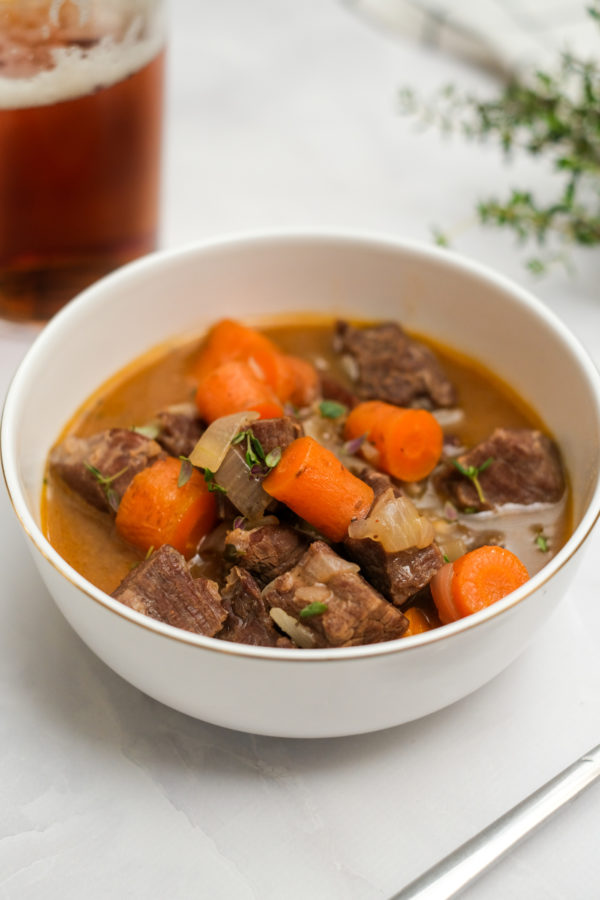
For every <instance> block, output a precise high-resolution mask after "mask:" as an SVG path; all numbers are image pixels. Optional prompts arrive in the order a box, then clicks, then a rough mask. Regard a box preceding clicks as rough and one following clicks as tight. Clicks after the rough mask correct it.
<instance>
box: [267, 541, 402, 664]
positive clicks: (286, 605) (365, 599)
mask: <svg viewBox="0 0 600 900" xmlns="http://www.w3.org/2000/svg"><path fill="white" fill-rule="evenodd" d="M263 597H264V599H265V601H266V603H267V605H268V606H269V607H270V608H271V609H282V610H283V611H284V612H285V613H287V614H288V615H289V616H291V617H292V619H293V620H295V621H297V622H299V623H300V625H301V626H302V627H303V629H304V631H305V633H306V634H307V635H308V637H309V640H310V642H311V645H312V646H314V647H351V646H354V645H357V644H372V643H377V642H379V641H389V640H393V639H394V638H398V637H401V636H402V635H403V634H404V632H405V631H406V629H407V627H408V620H407V619H406V617H405V616H403V615H402V613H401V612H399V611H398V610H397V609H396V608H395V607H394V606H392V604H391V603H388V602H387V600H384V598H383V597H382V596H381V595H380V594H378V593H377V591H376V590H375V589H374V588H372V587H371V585H369V584H367V582H366V581H365V580H364V578H361V576H360V575H358V574H357V573H356V566H354V565H352V563H349V562H347V561H346V560H344V559H342V558H341V556H338V554H337V553H335V552H334V551H333V550H332V549H331V547H329V546H328V545H327V544H325V543H324V542H323V541H314V542H313V543H312V544H311V545H310V547H309V548H308V550H307V551H306V553H305V554H304V555H303V557H302V558H301V559H300V562H299V563H298V564H297V565H296V566H294V568H293V569H291V570H290V571H289V572H285V573H284V574H283V575H280V576H279V577H278V578H276V579H275V580H274V581H272V582H270V584H268V585H267V586H266V587H265V589H264V590H263ZM311 603H322V604H324V606H326V609H325V611H324V612H320V613H317V614H315V615H311V616H309V617H306V618H300V612H301V610H303V609H305V607H307V606H309V605H310V604H311ZM307 645H308V644H307Z"/></svg>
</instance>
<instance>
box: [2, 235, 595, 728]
mask: <svg viewBox="0 0 600 900" xmlns="http://www.w3.org/2000/svg"><path fill="white" fill-rule="evenodd" d="M302 310H306V311H308V310H312V311H315V310H316V311H319V312H321V313H328V314H332V315H346V316H350V317H352V316H355V317H359V318H360V317H362V318H365V317H369V318H373V319H377V318H379V319H381V318H394V319H397V320H398V321H400V322H401V323H403V324H404V325H405V326H406V327H407V328H408V329H409V330H415V331H417V332H421V333H423V334H427V335H430V336H431V337H432V338H434V339H437V340H439V341H441V342H442V343H444V344H447V345H449V346H451V347H453V348H455V349H457V350H459V351H462V352H464V353H466V354H468V355H469V356H471V357H474V358H475V359H479V360H481V361H482V362H483V363H484V364H485V365H486V366H488V367H489V368H490V369H492V370H493V371H494V372H496V373H497V374H498V375H499V376H500V377H501V378H503V379H504V380H505V381H507V382H508V383H509V384H511V385H512V386H514V387H515V388H516V389H517V390H518V392H519V393H520V394H521V396H522V397H523V398H524V399H525V400H526V401H527V402H528V403H529V404H530V405H531V406H533V408H534V409H535V410H537V412H538V413H539V414H540V415H541V417H542V419H543V421H544V422H545V423H546V426H547V427H548V428H549V430H550V431H551V433H552V434H553V435H554V436H555V438H556V439H557V441H558V443H559V445H560V447H561V450H562V453H563V456H564V460H565V462H566V466H567V469H568V472H569V476H570V485H571V491H572V496H573V518H574V524H575V529H574V532H573V535H572V537H571V538H570V539H569V541H568V542H567V543H566V545H565V546H564V547H563V548H562V550H561V551H560V552H559V553H558V554H557V556H555V557H554V558H553V559H552V560H551V561H550V562H549V563H548V564H547V565H546V566H545V568H544V569H542V571H541V572H539V573H538V574H537V575H535V576H534V577H533V578H532V579H531V580H530V581H529V582H527V584H525V585H524V586H523V587H522V588H520V589H519V590H518V591H515V592H514V593H513V594H511V595H509V596H508V597H506V598H504V599H503V600H502V601H500V602H498V603H496V604H494V605H493V606H491V607H489V608H488V609H485V610H482V611H481V612H479V613H477V614H475V615H473V616H470V617H468V618H465V619H461V620H460V621H458V622H455V623H453V624H452V625H448V626H445V627H443V628H440V629H438V630H435V631H432V632H429V633H426V634H423V635H417V636H414V637H409V638H404V639H400V640H396V641H390V642H387V643H380V644H371V645H368V646H363V647H352V648H341V649H324V650H304V651H298V652H290V651H287V650H285V649H278V648H265V647H251V646H245V645H239V644H231V643H227V642H225V641H218V640H215V639H213V638H205V637H200V636H197V635H195V634H191V633H187V632H184V631H181V630H179V629H176V628H172V627H170V626H168V625H163V624H160V623H159V622H156V621H154V620H153V619H151V618H148V617H146V616H143V615H141V614H139V613H136V612H134V611H133V610H131V609H129V608H128V607H125V606H123V605H122V604H121V603H119V602H118V601H117V600H114V599H112V598H111V597H109V596H107V595H106V594H104V593H103V592H102V591H100V590H98V589H97V588H95V587H93V586H92V585H91V584H90V583H89V582H87V581H86V580H85V579H84V578H83V577H82V576H81V575H79V574H78V573H77V572H76V571H74V570H73V569H72V568H71V567H70V566H68V565H67V563H65V562H64V561H63V560H62V559H61V557H60V556H59V555H58V554H57V553H56V551H55V550H54V549H53V548H52V546H51V545H50V544H49V543H48V541H47V540H46V538H45V537H44V535H43V534H42V532H41V530H40V525H39V522H40V515H39V509H40V493H41V488H42V478H43V474H44V464H45V460H46V456H47V453H48V450H49V449H50V447H51V445H52V444H53V443H54V442H55V440H56V439H57V436H58V434H59V432H60V430H61V428H62V427H63V425H64V424H65V422H66V421H67V420H68V419H69V418H70V416H71V415H72V414H73V412H74V411H75V410H76V409H77V407H78V406H79V405H80V404H81V403H82V402H83V401H84V400H85V399H86V398H87V397H88V395H89V394H90V393H91V392H92V391H94V390H95V389H96V388H97V387H98V386H99V385H100V384H101V383H102V382H103V381H104V380H105V379H107V378H108V377H109V376H111V375H112V374H113V373H114V372H116V371H117V370H118V369H119V368H121V367H122V366H124V365H125V364H127V363H128V362H130V361H131V360H132V359H134V358H135V357H136V356H138V355H139V354H141V353H142V352H144V351H146V350H147V349H149V348H150V347H152V346H153V345H156V344H158V343H161V342H165V341H166V340H167V339H169V338H170V337H173V336H180V335H182V334H184V333H186V332H188V333H191V332H198V331H199V330H201V329H202V328H203V327H204V326H206V325H208V324H209V323H211V322H212V321H214V320H216V319H218V318H221V317H222V316H224V315H227V316H230V317H236V316H237V317H244V318H247V317H248V316H255V315H256V314H260V315H261V316H265V317H269V316H272V315H274V314H280V313H282V312H286V311H287V312H297V311H302ZM1 443H2V463H3V468H4V474H5V478H6V483H7V486H8V491H9V494H10V496H11V499H12V503H13V506H14V510H15V513H16V514H17V516H18V518H19V520H20V522H21V524H22V526H23V528H24V530H25V532H26V533H27V535H28V536H29V538H30V547H31V550H32V553H33V558H34V560H35V563H36V565H37V566H38V568H39V571H40V573H41V575H42V578H43V579H44V581H45V583H46V585H47V586H48V589H49V591H50V593H51V594H52V596H53V597H54V600H55V601H56V603H57V605H58V607H59V608H60V610H61V611H62V612H63V614H64V615H65V617H66V618H67V619H68V621H69V622H70V623H71V625H72V626H73V628H74V629H75V631H76V632H77V633H78V634H79V635H80V636H81V638H82V639H83V640H84V641H85V642H86V643H87V644H88V646H89V647H91V649H92V650H93V651H94V652H95V653H96V654H97V655H98V656H99V657H100V658H101V659H102V660H104V662H105V663H107V665H109V666H110V667H111V668H112V669H114V670H115V671H116V672H118V673H119V674H120V675H121V676H122V677H123V678H125V679H126V680H127V681H129V682H131V683H132V684H134V685H136V686H137V687H138V688H140V690H142V691H145V692H146V693H147V694H149V695H150V696H152V697H155V698H156V699H158V700H160V701H162V702H163V703H166V704H167V705H169V706H172V707H174V708H175V709H178V710H181V711H183V712H185V713H188V714H189V715H192V716H196V717H197V718H200V719H204V720H206V721H209V722H213V723H216V724H219V725H224V726H227V727H230V728H236V729H241V730H244V731H251V732H256V733H259V734H268V735H277V736H283V737H330V736H337V735H345V734H358V733H361V732H368V731H375V730H377V729H381V728H387V727H389V726H392V725H398V724H400V723H402V722H406V721H409V720H411V719H415V718H418V717H420V716H424V715H426V714H427V713H431V712H433V711H435V710H437V709H440V708H442V707H443V706H446V705H448V704H450V703H452V702H454V701H455V700H458V699H459V698H461V697H464V696H465V695H467V694H468V693H470V692H471V691H473V690H475V689H476V688H478V687H480V686H481V685H482V684H484V683H485V682H486V681H488V680H489V679H490V678H493V676H494V675H496V674H497V673H498V672H500V671H501V670H502V669H503V668H505V666H507V665H508V664H509V663H510V662H511V661H512V660H513V659H514V658H515V657H516V656H517V654H519V653H520V652H521V651H522V650H523V648H524V647H525V645H526V644H527V642H528V641H529V640H530V639H531V638H532V636H533V635H534V633H535V631H536V629H537V628H538V627H539V626H540V625H541V623H542V622H544V620H545V619H546V618H547V617H548V616H549V615H550V613H551V611H552V610H553V609H554V608H555V606H556V605H557V604H558V603H559V601H560V600H561V598H562V597H563V596H564V593H565V590H566V588H567V586H568V584H569V582H570V580H571V579H572V578H573V574H574V572H575V569H576V566H577V562H578V559H579V557H580V552H579V551H580V548H581V545H582V544H583V542H584V541H585V539H586V538H587V536H588V535H589V533H590V531H591V529H592V527H593V525H594V523H595V521H596V520H597V518H598V515H599V510H600V485H599V447H600V378H599V376H598V373H597V371H596V369H595V368H594V366H593V365H592V364H591V362H590V361H589V359H588V357H587V356H586V354H585V352H584V351H583V350H582V348H581V347H580V346H579V344H578V343H577V342H576V341H575V339H574V338H573V337H572V336H571V335H570V333H569V332H568V331H567V330H566V329H565V327H564V326H563V325H562V324H561V323H560V321H559V320H558V319H557V318H556V317H555V316H554V315H552V314H551V313H549V312H548V310H547V309H545V308H544V306H542V304H540V303H539V302H538V301H537V300H535V299H534V298H533V297H532V296H531V295H530V294H528V293H527V292H526V291H524V290H522V289H521V288H519V287H517V286H516V285H514V284H512V283H510V282H508V281H507V280H506V279H504V278H501V277H499V276H498V275H495V274H494V273H493V272H490V271H489V270H486V269H484V268H483V267H482V266H479V265H475V264H473V263H470V262H466V261H465V260H462V259H460V258H457V257H456V256H454V255H453V254H451V253H449V252H448V251H443V250H437V249H432V248H429V247H422V246H417V245H414V244H410V243H405V242H399V241H395V240H389V239H386V238H380V237H365V236H360V235H352V234H342V235H340V234H335V235H333V234H317V235H314V234H313V235H303V234H296V235H285V234H284V235H278V236H273V235H258V236H250V237H242V238H236V239H230V240H223V241H218V242H211V243H207V244H203V245H201V246H198V247H192V248H186V249H183V250H179V251H172V252H165V253H160V254H156V255H153V256H150V257H146V258H145V259H143V260H141V261H138V262H135V263H132V264H131V265H129V266H126V267H125V268H123V269H121V270H119V271H118V272H116V273H114V274H112V275H110V276H108V277H107V278H105V279H103V280H102V281H100V282H98V283H97V284H96V285H94V286H93V287H91V288H89V289H88V290H87V291H85V292H84V293H83V294H82V295H81V296H80V297H79V298H77V299H76V300H75V301H74V302H72V303H71V304H69V305H68V306H67V307H66V308H65V309H64V310H63V311H62V312H61V313H59V314H58V315H57V316H56V317H55V318H54V319H53V320H52V321H51V322H50V323H49V324H48V325H47V326H46V328H45V329H44V331H43V332H42V333H41V334H40V336H39V337H38V339H37V340H36V342H35V343H34V345H33V346H32V348H31V350H30V351H29V353H28V355H27V356H26V358H25V360H24V361H23V363H22V365H21V367H20V368H19V370H18V372H17V374H16V376H15V378H14V381H13V383H12V385H11V388H10V390H9V393H8V396H7V399H6V405H5V409H4V415H3V422H2V442H1ZM39 639H40V640H43V637H42V636H41V635H40V638H39Z"/></svg>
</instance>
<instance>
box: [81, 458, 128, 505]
mask: <svg viewBox="0 0 600 900" xmlns="http://www.w3.org/2000/svg"><path fill="white" fill-rule="evenodd" d="M84 466H85V467H86V469H87V470H88V472H91V474H92V475H93V476H94V478H95V479H96V481H97V482H98V484H99V485H100V487H101V488H102V490H103V491H104V495H105V497H106V500H107V502H108V505H109V506H110V508H111V509H113V510H114V511H115V512H116V511H117V509H118V508H119V503H120V502H121V498H120V497H119V495H118V494H117V492H116V491H115V489H114V488H113V487H112V483H113V481H115V480H116V479H117V478H119V477H120V476H121V475H124V474H125V472H126V471H127V469H128V468H129V466H125V467H124V468H123V469H121V471H120V472H115V474H114V475H103V474H102V472H101V471H100V470H99V469H97V468H96V466H93V465H92V464H91V463H87V462H84Z"/></svg>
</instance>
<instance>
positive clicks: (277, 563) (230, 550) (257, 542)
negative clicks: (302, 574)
mask: <svg viewBox="0 0 600 900" xmlns="http://www.w3.org/2000/svg"><path fill="white" fill-rule="evenodd" d="M306 545H307V539H306V537H305V536H304V535H302V534H300V533H299V532H298V531H296V530H295V529H294V528H291V527H290V526H289V525H259V526H258V528H252V529H251V530H250V531H244V530H243V529H241V528H235V529H234V530H233V531H230V532H229V534H228V535H227V539H226V542H225V548H226V549H225V553H226V556H227V557H228V558H229V559H234V560H240V561H241V563H242V565H243V566H244V568H246V569H248V570H249V571H250V572H252V574H253V575H254V576H255V578H257V579H258V580H259V581H260V583H261V584H263V585H265V584H266V583H267V582H268V581H272V580H273V578H277V576H278V575H281V574H283V572H287V570H288V569H291V568H292V566H295V565H296V563H297V562H298V560H299V559H300V557H301V556H302V555H303V553H304V551H305V550H306Z"/></svg>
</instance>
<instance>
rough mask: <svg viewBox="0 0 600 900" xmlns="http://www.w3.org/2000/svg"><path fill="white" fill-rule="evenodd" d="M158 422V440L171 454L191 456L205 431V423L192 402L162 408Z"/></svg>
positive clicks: (157, 416) (157, 418)
mask: <svg viewBox="0 0 600 900" xmlns="http://www.w3.org/2000/svg"><path fill="white" fill-rule="evenodd" d="M156 424H157V425H158V428H159V433H158V435H157V437H156V440H157V442H158V443H159V444H160V445H161V447H164V449H165V450H166V451H167V453H169V454H170V455H171V456H189V455H190V453H191V452H192V450H193V449H194V447H195V446H196V444H197V443H198V441H199V440H200V438H201V437H202V434H203V432H204V423H203V422H202V420H201V418H200V416H199V415H198V413H197V412H196V411H195V408H194V407H193V406H192V405H191V404H190V405H189V408H188V406H187V404H186V405H185V406H184V405H182V406H180V407H172V408H170V409H163V410H161V411H160V412H159V413H157V415H156Z"/></svg>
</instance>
